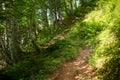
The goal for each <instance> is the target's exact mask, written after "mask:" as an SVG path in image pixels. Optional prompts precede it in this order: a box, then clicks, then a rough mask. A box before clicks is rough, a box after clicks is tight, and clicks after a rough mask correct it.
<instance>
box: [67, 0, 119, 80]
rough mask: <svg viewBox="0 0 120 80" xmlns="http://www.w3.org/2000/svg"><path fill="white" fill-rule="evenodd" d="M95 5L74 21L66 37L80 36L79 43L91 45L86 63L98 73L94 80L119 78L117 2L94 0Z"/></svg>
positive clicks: (116, 0) (117, 79) (113, 0)
mask: <svg viewBox="0 0 120 80" xmlns="http://www.w3.org/2000/svg"><path fill="white" fill-rule="evenodd" d="M97 4H98V7H96V8H94V10H93V11H91V12H90V13H88V14H87V15H86V16H85V19H84V20H80V21H79V22H77V23H76V24H75V25H74V27H72V29H71V31H70V32H69V33H68V35H69V37H71V38H75V37H79V40H80V42H79V44H80V45H83V46H84V45H85V46H89V47H91V48H92V49H93V50H92V54H91V56H90V57H89V60H88V62H89V64H91V65H92V66H94V68H95V69H96V71H97V74H98V75H97V76H96V77H95V78H93V80H119V79H120V77H119V76H120V68H119V66H120V16H119V12H120V2H119V1H118V0H110V1H104V0H102V1H97Z"/></svg>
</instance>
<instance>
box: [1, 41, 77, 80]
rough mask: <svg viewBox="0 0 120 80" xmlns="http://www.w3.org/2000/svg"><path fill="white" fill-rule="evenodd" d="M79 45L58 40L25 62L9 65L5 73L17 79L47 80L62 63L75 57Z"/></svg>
mask: <svg viewBox="0 0 120 80" xmlns="http://www.w3.org/2000/svg"><path fill="white" fill-rule="evenodd" d="M77 50H78V48H77V46H76V45H73V43H72V42H71V41H69V40H58V41H56V43H55V44H53V45H51V46H50V47H49V48H47V49H46V50H44V51H43V53H42V54H41V55H30V56H27V57H26V59H25V60H24V61H23V62H20V63H18V64H16V65H14V66H9V67H7V68H5V69H4V70H3V73H5V74H8V75H9V76H13V77H14V79H15V80H46V78H47V74H50V73H52V72H53V71H54V70H55V69H57V68H58V67H59V66H60V63H61V62H63V61H66V60H70V59H72V58H74V56H75V55H76V53H77Z"/></svg>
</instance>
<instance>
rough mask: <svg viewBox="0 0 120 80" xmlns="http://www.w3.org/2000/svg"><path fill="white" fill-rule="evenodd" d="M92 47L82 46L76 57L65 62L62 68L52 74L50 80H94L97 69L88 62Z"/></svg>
mask: <svg viewBox="0 0 120 80" xmlns="http://www.w3.org/2000/svg"><path fill="white" fill-rule="evenodd" d="M90 53H91V49H89V48H85V49H83V48H80V49H79V53H78V55H77V56H76V57H75V59H73V60H70V61H67V62H64V63H63V64H62V66H61V67H60V69H58V70H56V71H55V72H54V73H53V74H51V75H50V77H49V79H48V80H92V78H93V77H94V76H95V71H94V69H93V67H92V66H90V65H89V64H88V63H87V58H88V56H90Z"/></svg>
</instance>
